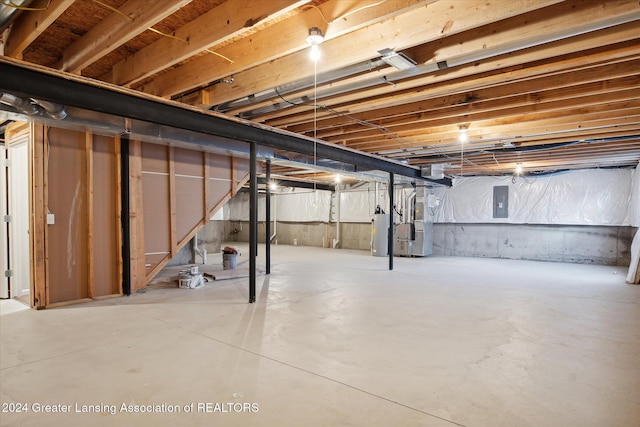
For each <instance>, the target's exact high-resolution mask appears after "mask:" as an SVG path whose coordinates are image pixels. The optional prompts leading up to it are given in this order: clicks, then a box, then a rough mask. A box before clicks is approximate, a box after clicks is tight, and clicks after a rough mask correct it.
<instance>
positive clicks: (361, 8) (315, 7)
mask: <svg viewBox="0 0 640 427" xmlns="http://www.w3.org/2000/svg"><path fill="white" fill-rule="evenodd" d="M386 1H387V0H381V1H379V2H377V3H372V4H368V5H365V6H362V7H359V8H357V9H355V10H352V11H351V12H347V13H344V14H342V15H340V16H338V17H336V18H334V19H333V20H331V21H329V20H328V19H327V17H326V16H324V13H323V12H322V10H321V9H320V8H319V7H318V6H314V5H312V4H309V5H306V6H304V7H303V8H302V10H305V9H309V8H313V9H315V10H317V11H318V13H319V14H320V16H321V17H322V20H323V21H324V22H325V23H326V24H327V25H330V24H332V23H334V22H336V21H339V20H340V19H346V18H347V16H351V15H354V14H356V13H358V12H360V11H362V10H364V9H368V8H370V7H375V6H379V5H381V4H382V3H384V2H386Z"/></svg>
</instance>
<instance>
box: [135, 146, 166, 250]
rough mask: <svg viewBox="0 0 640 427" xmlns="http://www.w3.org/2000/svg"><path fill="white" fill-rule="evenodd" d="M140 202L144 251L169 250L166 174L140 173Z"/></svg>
mask: <svg viewBox="0 0 640 427" xmlns="http://www.w3.org/2000/svg"><path fill="white" fill-rule="evenodd" d="M144 145H145V144H143V147H144ZM142 203H143V206H144V213H143V215H144V251H145V253H149V252H169V251H170V250H171V239H170V230H169V226H170V223H169V176H168V175H156V174H149V173H144V172H143V173H142Z"/></svg>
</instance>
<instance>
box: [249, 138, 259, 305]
mask: <svg viewBox="0 0 640 427" xmlns="http://www.w3.org/2000/svg"><path fill="white" fill-rule="evenodd" d="M249 163H250V165H249V191H250V197H249V303H254V302H256V255H257V254H258V176H257V172H256V166H257V165H256V163H257V156H256V143H255V142H251V153H250V160H249Z"/></svg>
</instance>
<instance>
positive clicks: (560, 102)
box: [318, 76, 640, 144]
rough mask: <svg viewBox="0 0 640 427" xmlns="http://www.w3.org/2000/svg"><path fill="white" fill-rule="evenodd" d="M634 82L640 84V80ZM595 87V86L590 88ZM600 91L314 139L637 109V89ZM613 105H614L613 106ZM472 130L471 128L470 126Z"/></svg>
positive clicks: (525, 98) (511, 101)
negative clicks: (598, 109)
mask: <svg viewBox="0 0 640 427" xmlns="http://www.w3.org/2000/svg"><path fill="white" fill-rule="evenodd" d="M637 81H638V82H639V84H640V76H638V78H637ZM593 85H595V84H593ZM600 86H604V88H603V89H602V90H600V91H592V92H589V91H586V90H585V92H584V95H580V96H573V97H568V96H564V97H563V96H562V95H563V92H556V91H549V92H551V93H549V94H547V93H544V91H543V93H541V98H537V97H536V94H537V93H534V94H532V95H529V94H524V95H520V96H513V97H509V98H507V99H497V100H488V101H485V102H477V103H473V104H465V105H455V106H452V107H449V108H442V109H438V110H436V109H434V110H432V111H431V112H429V113H426V114H416V115H415V116H409V117H407V116H403V117H400V118H394V119H391V120H378V121H376V124H377V125H379V126H381V128H380V129H374V130H371V129H370V127H366V126H362V125H360V126H358V127H355V126H348V127H342V128H338V129H336V130H326V131H323V132H318V137H319V138H321V139H323V140H325V141H329V142H334V143H337V142H340V141H347V144H348V143H349V141H350V140H351V139H355V138H364V137H374V138H375V137H379V136H380V135H382V133H383V132H382V130H381V129H382V128H384V129H385V132H387V133H396V134H398V135H402V134H405V133H407V132H412V131H421V130H422V129H424V128H436V127H441V126H447V125H450V126H451V125H454V126H457V125H458V124H459V123H464V122H466V123H471V124H472V125H473V123H474V122H478V121H486V120H492V119H500V118H502V117H526V116H527V115H531V114H533V113H549V112H551V113H552V114H554V115H556V114H557V115H562V116H572V115H575V113H574V112H575V111H577V112H579V113H583V112H588V111H593V108H594V107H597V106H601V105H603V104H605V106H606V108H609V109H610V110H609V111H610V112H612V111H613V110H614V109H615V110H616V111H619V112H620V115H626V114H629V112H630V110H633V109H638V105H636V104H635V103H634V102H630V103H629V102H624V101H634V100H637V99H638V97H637V93H638V89H637V87H632V88H631V89H622V90H620V89H614V88H607V87H606V85H604V84H601V85H600ZM614 103H615V104H614ZM473 127H475V126H473Z"/></svg>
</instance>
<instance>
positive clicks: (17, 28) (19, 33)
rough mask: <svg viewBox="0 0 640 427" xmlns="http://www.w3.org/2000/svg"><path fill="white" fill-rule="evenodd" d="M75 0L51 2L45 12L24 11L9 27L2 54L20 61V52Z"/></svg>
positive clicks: (52, 0)
mask: <svg viewBox="0 0 640 427" xmlns="http://www.w3.org/2000/svg"><path fill="white" fill-rule="evenodd" d="M75 1H76V0H51V3H50V4H49V7H47V8H46V9H45V10H34V11H24V12H22V14H21V15H20V16H18V18H17V19H16V20H15V22H14V23H13V24H12V26H11V31H10V32H9V37H8V38H7V40H6V42H5V45H4V54H5V55H6V56H12V57H14V58H19V59H22V52H23V51H24V50H25V49H26V48H27V47H28V46H29V45H30V44H31V43H32V42H33V41H34V40H35V39H36V38H38V36H39V35H40V34H42V33H43V32H44V31H45V30H46V29H47V28H49V26H50V25H51V24H53V22H54V21H55V20H56V19H58V17H60V15H62V13H63V12H64V11H65V10H67V9H68V8H69V6H71V5H72V4H73V3H74V2H75Z"/></svg>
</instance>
